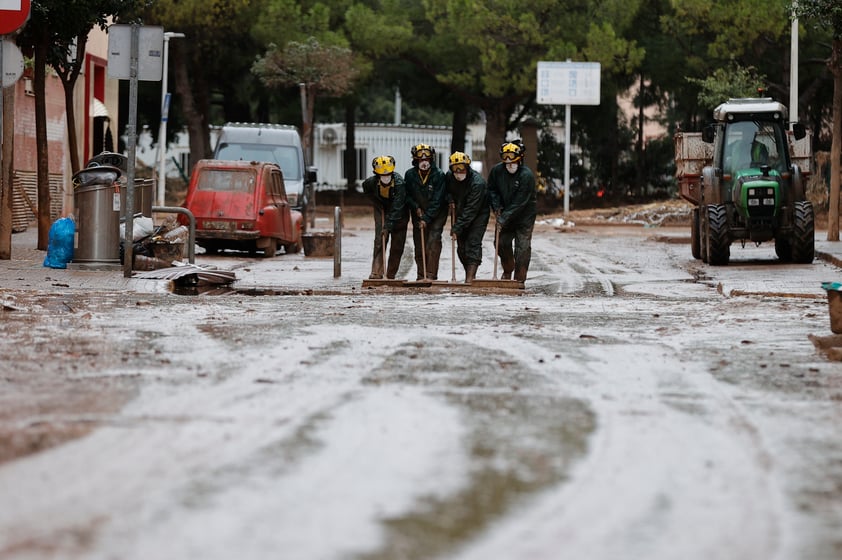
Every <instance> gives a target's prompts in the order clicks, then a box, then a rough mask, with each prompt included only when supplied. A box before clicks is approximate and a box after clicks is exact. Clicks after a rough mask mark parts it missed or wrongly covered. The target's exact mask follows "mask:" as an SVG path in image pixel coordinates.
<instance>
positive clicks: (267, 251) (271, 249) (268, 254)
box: [263, 237, 278, 259]
mask: <svg viewBox="0 0 842 560" xmlns="http://www.w3.org/2000/svg"><path fill="white" fill-rule="evenodd" d="M277 252H278V240H277V239H275V238H274V237H270V238H269V243H268V244H267V245H266V247H264V248H263V258H264V259H271V258H272V257H274V256H275V253H277Z"/></svg>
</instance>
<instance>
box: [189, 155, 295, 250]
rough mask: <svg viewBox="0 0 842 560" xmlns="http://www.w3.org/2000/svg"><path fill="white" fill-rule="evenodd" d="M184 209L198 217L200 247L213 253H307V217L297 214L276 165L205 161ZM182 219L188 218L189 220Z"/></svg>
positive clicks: (195, 172)
mask: <svg viewBox="0 0 842 560" xmlns="http://www.w3.org/2000/svg"><path fill="white" fill-rule="evenodd" d="M184 207H185V208H187V209H188V210H190V212H192V213H193V215H194V216H195V218H196V243H197V244H198V245H199V246H200V247H203V248H204V249H205V251H207V252H208V253H216V252H218V251H221V250H223V249H234V250H240V251H248V252H249V253H256V252H257V250H262V252H263V256H264V257H274V256H275V253H276V252H277V251H278V246H281V247H283V248H284V251H285V252H286V253H287V254H290V253H298V252H299V251H300V250H301V231H302V224H303V217H302V215H301V212H299V211H297V210H293V209H292V207H291V206H290V204H289V201H288V200H287V195H286V191H285V189H284V176H283V173H282V172H281V168H280V167H278V165H277V164H274V163H262V162H256V161H252V162H247V161H226V160H210V159H203V160H201V161H199V162H198V163H196V167H194V168H193V174H192V175H191V177H190V185H189V187H188V188H187V198H186V199H185V201H184ZM180 219H184V217H183V216H181V217H180Z"/></svg>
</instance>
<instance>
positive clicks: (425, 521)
mask: <svg viewBox="0 0 842 560" xmlns="http://www.w3.org/2000/svg"><path fill="white" fill-rule="evenodd" d="M363 382H364V383H365V384H368V385H374V386H377V387H382V386H390V385H397V386H400V387H401V388H402V390H406V388H407V387H417V388H418V389H419V390H421V391H424V392H425V393H428V394H431V395H433V396H436V397H437V398H439V399H442V400H443V401H444V402H446V403H447V404H448V406H451V407H453V408H455V409H456V411H458V414H459V416H460V418H462V422H463V424H464V426H465V429H466V433H465V434H464V436H463V437H462V440H463V443H462V445H463V446H464V451H465V454H466V457H467V464H465V465H464V466H462V468H463V469H464V470H465V473H464V474H465V475H466V477H467V479H466V481H465V483H464V484H463V485H462V486H461V487H459V488H458V489H454V490H453V491H451V492H450V493H448V494H447V495H439V496H433V495H423V496H419V497H418V498H417V499H416V500H415V503H414V504H413V505H412V507H411V508H409V509H408V510H407V511H405V512H403V513H401V514H400V515H395V516H389V517H387V518H385V519H384V520H383V524H384V530H385V535H384V538H383V544H382V545H381V546H379V547H378V548H377V549H376V550H374V551H371V552H368V553H364V554H361V555H358V556H356V558H360V559H365V560H377V559H392V558H397V557H400V558H406V559H413V558H430V557H451V555H452V554H453V553H454V551H455V550H457V549H458V548H460V547H462V546H464V545H465V543H467V542H470V541H471V540H473V539H476V538H478V537H479V536H480V535H482V534H483V533H484V532H486V531H488V530H489V528H490V527H491V525H492V524H494V523H496V522H498V521H499V520H500V519H501V518H504V517H505V516H506V515H507V514H508V513H509V512H510V511H511V510H512V509H514V508H515V507H517V505H518V504H523V503H524V502H525V501H527V500H528V499H529V498H530V496H534V495H536V494H538V493H540V492H541V491H544V490H546V489H547V488H548V487H551V486H553V485H556V484H558V483H560V482H561V481H563V480H564V479H565V478H566V477H567V471H568V469H569V468H570V465H571V464H572V463H573V462H575V461H576V460H577V459H578V458H579V457H580V456H581V454H582V453H583V452H584V449H585V442H586V439H587V437H588V435H589V434H590V432H591V431H592V430H593V429H594V424H593V417H592V415H591V414H590V413H589V411H588V410H587V408H586V407H584V406H583V403H581V402H580V401H578V400H576V399H570V398H567V397H564V396H561V395H552V394H548V393H547V392H546V391H545V390H543V388H542V385H544V381H543V380H542V378H541V377H539V376H536V375H535V372H534V371H532V370H531V368H529V367H528V366H526V365H525V364H523V363H520V362H518V361H517V360H514V359H512V358H511V357H510V356H509V355H507V354H506V353H505V352H501V351H499V349H498V350H496V351H491V350H490V349H488V348H484V347H481V346H476V345H474V344H472V343H468V342H467V341H466V340H464V337H458V338H457V339H455V340H452V339H443V338H423V339H420V340H417V341H414V342H411V343H407V344H404V345H403V346H401V347H398V348H397V349H396V351H395V352H394V353H392V354H391V355H390V356H388V357H387V359H386V360H385V361H384V362H383V363H382V364H381V365H380V366H378V367H377V368H376V369H375V370H373V371H372V372H371V374H370V375H368V376H367V377H366V378H365V379H364V380H363Z"/></svg>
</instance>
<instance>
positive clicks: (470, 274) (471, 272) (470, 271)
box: [465, 264, 478, 284]
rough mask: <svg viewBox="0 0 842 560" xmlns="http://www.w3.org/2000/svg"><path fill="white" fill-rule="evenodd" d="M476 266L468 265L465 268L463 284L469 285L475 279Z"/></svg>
mask: <svg viewBox="0 0 842 560" xmlns="http://www.w3.org/2000/svg"><path fill="white" fill-rule="evenodd" d="M477 267H478V265H475V264H469V265H467V266H466V267H465V284H470V283H471V282H473V281H474V279H475V278H476V277H477Z"/></svg>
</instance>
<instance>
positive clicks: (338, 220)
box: [333, 206, 342, 278]
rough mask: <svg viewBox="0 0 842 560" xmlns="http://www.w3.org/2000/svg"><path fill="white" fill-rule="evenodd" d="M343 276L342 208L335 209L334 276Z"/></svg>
mask: <svg viewBox="0 0 842 560" xmlns="http://www.w3.org/2000/svg"><path fill="white" fill-rule="evenodd" d="M340 276H342V209H341V208H340V207H339V206H336V207H334V209H333V277H334V278H339V277H340Z"/></svg>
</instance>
